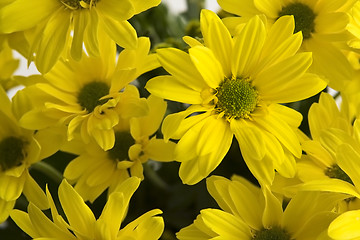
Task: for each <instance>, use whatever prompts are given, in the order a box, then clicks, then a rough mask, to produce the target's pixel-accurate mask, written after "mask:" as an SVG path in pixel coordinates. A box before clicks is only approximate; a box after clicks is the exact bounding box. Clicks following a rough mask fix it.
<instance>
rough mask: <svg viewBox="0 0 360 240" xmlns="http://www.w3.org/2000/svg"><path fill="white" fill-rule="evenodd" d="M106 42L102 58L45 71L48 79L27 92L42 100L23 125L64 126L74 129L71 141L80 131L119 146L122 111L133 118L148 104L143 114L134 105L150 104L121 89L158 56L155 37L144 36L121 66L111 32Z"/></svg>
mask: <svg viewBox="0 0 360 240" xmlns="http://www.w3.org/2000/svg"><path fill="white" fill-rule="evenodd" d="M99 37H101V36H99ZM100 40H102V41H101V42H100V49H101V55H100V57H90V56H86V57H83V58H82V59H81V61H79V62H76V61H74V60H70V61H59V62H58V63H57V64H56V65H55V66H54V68H53V69H52V70H51V71H50V72H49V73H47V74H45V75H44V79H43V80H42V81H43V83H38V84H36V85H35V86H30V87H29V89H28V90H27V91H28V92H29V94H31V95H32V96H33V98H34V99H36V100H34V102H37V103H40V104H39V106H38V107H36V108H34V109H33V110H32V111H30V112H28V113H26V114H25V115H24V116H23V117H22V119H21V121H20V122H21V124H22V126H24V127H26V128H28V129H34V130H36V129H43V128H47V127H51V126H54V125H56V124H63V125H66V126H67V127H68V140H71V139H73V137H74V133H75V132H81V137H82V139H83V140H84V141H85V142H89V140H90V139H91V138H92V139H95V141H96V142H97V143H98V144H99V145H100V147H101V148H103V149H104V150H108V149H110V148H112V147H113V146H114V142H115V132H114V130H113V127H114V126H115V125H116V124H118V122H119V114H118V111H122V112H125V113H126V114H127V116H128V117H132V116H139V114H140V115H142V114H144V113H146V111H147V109H146V107H145V109H144V108H142V109H143V110H144V111H142V112H141V113H140V112H139V110H138V109H139V107H136V108H135V110H134V111H132V109H133V106H139V105H140V106H143V105H144V104H146V103H144V102H145V99H140V98H139V97H136V96H135V98H131V99H130V100H128V101H127V100H126V99H124V100H123V98H127V95H125V93H124V92H120V91H121V90H123V88H124V87H125V86H126V85H127V84H128V83H130V82H131V81H133V80H135V79H136V78H137V77H138V76H140V75H141V74H143V73H144V72H146V71H148V70H151V69H154V68H156V67H157V66H158V62H157V60H156V57H155V56H154V55H153V54H150V55H148V52H149V49H150V41H149V39H148V38H140V39H139V44H138V48H137V49H135V50H128V49H125V50H123V51H122V52H121V53H120V55H119V57H118V61H117V64H116V46H115V43H114V42H113V41H111V40H110V39H108V38H107V37H106V36H104V37H101V39H100ZM40 81H41V80H40ZM125 91H126V90H125ZM122 108H126V109H122ZM123 115H125V114H123Z"/></svg>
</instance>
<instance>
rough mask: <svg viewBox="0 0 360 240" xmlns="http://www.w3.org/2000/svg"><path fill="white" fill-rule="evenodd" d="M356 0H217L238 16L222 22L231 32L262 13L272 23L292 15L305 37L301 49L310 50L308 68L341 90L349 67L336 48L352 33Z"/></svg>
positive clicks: (345, 81) (347, 79) (351, 72)
mask: <svg viewBox="0 0 360 240" xmlns="http://www.w3.org/2000/svg"><path fill="white" fill-rule="evenodd" d="M355 2H357V1H355V0H343V1H342V0H341V1H340V0H339V1H324V0H279V1H278V0H245V1H237V0H218V3H219V5H220V6H221V7H222V8H223V9H224V10H225V11H227V12H230V13H232V14H235V15H237V16H241V17H230V18H228V19H226V20H224V22H225V23H226V25H227V26H229V28H232V29H233V31H235V32H236V31H237V30H236V28H237V27H238V23H241V22H243V21H244V19H247V18H249V17H252V16H254V15H258V14H264V15H265V16H266V18H267V19H268V22H269V23H270V24H272V23H273V22H275V21H276V20H277V19H279V18H280V17H282V16H286V15H289V16H293V17H294V19H295V29H294V32H301V33H302V35H303V38H304V41H303V43H302V47H301V51H309V52H312V53H313V59H314V61H313V63H312V66H311V67H310V70H311V71H312V72H314V73H316V74H319V75H322V76H324V77H326V79H327V80H328V81H329V86H330V87H332V88H334V89H336V90H342V88H343V87H344V86H345V85H346V84H347V82H348V81H349V80H350V79H351V78H352V74H353V71H352V68H351V65H350V64H349V62H348V61H347V59H346V57H345V55H344V54H343V53H342V51H341V49H340V48H339V43H340V45H341V44H343V45H344V46H346V44H347V41H348V40H350V39H351V38H352V37H351V34H349V32H348V30H347V25H348V24H349V22H350V18H349V14H348V10H349V9H350V8H351V7H352V6H353V5H354V3H355Z"/></svg>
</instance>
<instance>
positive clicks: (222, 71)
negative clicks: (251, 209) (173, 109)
mask: <svg viewBox="0 0 360 240" xmlns="http://www.w3.org/2000/svg"><path fill="white" fill-rule="evenodd" d="M200 23H201V31H202V34H203V36H204V43H205V46H203V45H202V44H201V43H200V42H198V41H197V40H195V39H192V38H189V37H188V38H185V40H186V41H187V42H188V43H189V44H190V45H191V48H190V49H189V54H187V53H185V52H182V51H180V50H177V49H172V48H169V49H159V50H158V52H157V53H158V57H159V61H160V63H161V64H162V65H163V67H164V68H165V70H166V71H168V72H169V73H170V74H171V76H169V75H165V76H158V77H155V78H153V79H151V80H149V81H148V83H147V85H146V88H147V89H148V90H149V91H150V92H151V93H152V94H154V95H158V96H159V97H162V98H165V99H170V100H173V101H178V102H183V103H187V104H191V106H190V107H189V108H188V109H187V110H185V111H183V112H179V113H175V114H171V115H169V116H167V117H166V118H165V120H164V124H163V127H162V131H163V134H164V138H165V139H169V138H173V139H180V140H179V142H178V144H177V146H176V149H175V160H176V161H179V162H181V166H180V170H179V175H180V177H181V179H182V181H183V182H184V183H186V184H195V183H197V182H199V181H200V180H202V179H203V178H205V177H206V176H208V175H209V173H210V172H211V171H213V170H214V169H215V168H216V167H217V166H218V165H219V164H220V162H221V160H222V159H223V158H224V156H225V154H226V153H227V152H228V150H229V148H230V145H231V142H232V139H233V135H235V136H236V139H237V140H238V142H239V146H240V150H241V153H242V155H243V157H244V160H245V162H246V164H247V166H248V167H249V169H250V171H251V172H252V173H253V174H254V176H255V177H256V178H257V179H258V180H259V181H260V182H261V183H264V184H271V183H272V181H273V178H274V169H276V170H277V171H278V172H279V173H280V174H282V175H286V176H289V177H290V176H293V175H294V174H295V159H294V156H296V157H300V156H301V147H300V143H299V141H298V138H297V136H296V134H295V129H296V128H297V127H298V126H299V124H300V122H301V119H302V116H301V114H300V113H298V112H296V111H294V110H292V109H290V108H287V107H285V106H283V105H280V104H279V103H286V102H292V101H298V100H301V99H304V98H307V97H309V96H312V95H314V94H316V93H317V92H319V91H320V90H321V89H323V88H324V87H325V86H326V83H325V82H324V81H323V80H322V79H320V78H319V77H318V76H317V75H314V74H309V73H306V71H307V69H308V68H309V66H310V65H311V62H312V58H311V53H300V54H295V53H296V52H297V50H298V48H299V47H300V44H301V41H302V36H301V34H300V33H297V34H293V30H294V21H293V18H292V17H287V16H285V17H282V18H280V19H279V20H278V21H277V22H276V23H275V24H274V25H273V27H272V28H271V29H270V30H269V31H268V32H267V30H266V28H265V24H264V22H263V21H262V20H261V19H260V17H258V16H256V17H254V18H252V19H251V20H249V22H248V23H247V24H246V25H245V26H244V27H243V29H242V31H241V32H240V33H239V35H236V36H234V37H231V35H230V33H229V31H228V30H227V29H226V27H225V26H224V24H223V23H222V21H221V20H220V19H219V18H218V17H217V16H216V14H215V13H213V12H211V11H208V10H203V11H202V13H201V19H200ZM279 32H282V34H281V35H279Z"/></svg>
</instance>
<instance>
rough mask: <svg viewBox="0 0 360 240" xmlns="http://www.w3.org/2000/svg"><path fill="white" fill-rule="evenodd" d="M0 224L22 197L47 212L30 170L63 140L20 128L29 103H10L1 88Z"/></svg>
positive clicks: (17, 100) (15, 99)
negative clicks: (22, 116)
mask: <svg viewBox="0 0 360 240" xmlns="http://www.w3.org/2000/svg"><path fill="white" fill-rule="evenodd" d="M0 102H1V109H0V125H1V128H0V223H1V222H3V221H5V220H6V219H7V218H8V216H9V214H10V211H11V209H12V208H13V207H14V204H15V201H16V199H18V198H19V197H20V195H21V193H23V194H24V195H25V196H26V198H27V199H28V200H29V201H32V202H33V203H34V204H36V205H37V206H38V207H40V208H42V209H44V208H47V207H48V205H47V202H46V197H45V195H44V193H43V191H42V189H41V188H40V187H39V186H38V185H37V183H36V182H35V180H34V179H33V178H32V177H31V175H30V174H29V168H30V167H31V165H32V164H35V163H37V162H38V161H40V160H41V159H44V158H46V157H48V156H50V155H52V154H54V153H55V152H56V151H57V150H58V149H59V148H60V145H61V143H62V142H63V140H64V138H61V134H57V132H56V131H53V130H45V131H38V132H36V133H34V131H30V130H26V129H24V128H21V127H20V126H19V124H18V117H19V114H21V112H22V111H23V109H24V105H27V103H26V102H23V101H21V99H20V98H18V97H15V98H14V99H13V103H11V102H10V100H9V98H8V97H7V95H6V93H5V91H4V90H3V88H2V87H0Z"/></svg>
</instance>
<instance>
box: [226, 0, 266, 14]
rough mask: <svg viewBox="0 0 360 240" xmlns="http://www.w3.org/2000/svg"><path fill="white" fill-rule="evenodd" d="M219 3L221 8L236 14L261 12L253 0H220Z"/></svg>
mask: <svg viewBox="0 0 360 240" xmlns="http://www.w3.org/2000/svg"><path fill="white" fill-rule="evenodd" d="M219 5H220V6H221V8H222V9H224V10H225V11H227V12H229V13H233V14H236V15H238V16H244V17H247V16H254V15H258V14H260V13H261V12H260V11H259V10H258V9H257V8H256V7H255V5H254V1H253V0H243V1H237V0H221V1H219Z"/></svg>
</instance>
